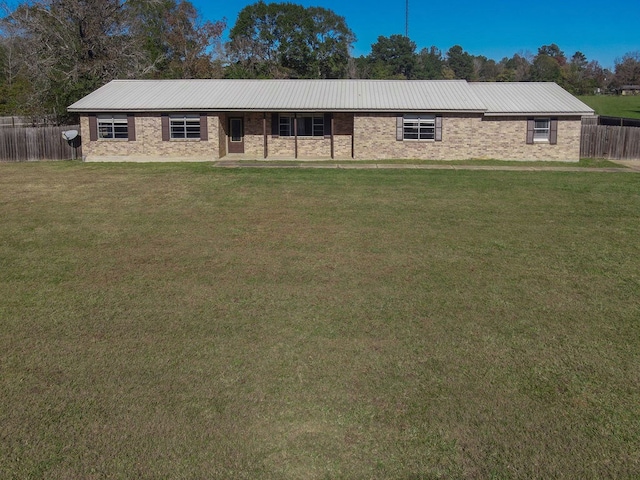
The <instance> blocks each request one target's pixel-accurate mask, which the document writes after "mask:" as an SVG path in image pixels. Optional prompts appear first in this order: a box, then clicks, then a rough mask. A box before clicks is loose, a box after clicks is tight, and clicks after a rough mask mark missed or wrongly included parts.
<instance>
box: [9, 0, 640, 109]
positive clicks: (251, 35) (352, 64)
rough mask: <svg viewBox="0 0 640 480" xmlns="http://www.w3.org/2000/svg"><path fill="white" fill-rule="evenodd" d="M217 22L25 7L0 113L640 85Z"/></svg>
mask: <svg viewBox="0 0 640 480" xmlns="http://www.w3.org/2000/svg"><path fill="white" fill-rule="evenodd" d="M226 28H227V24H226V21H225V20H219V21H210V20H204V19H203V18H202V17H201V16H200V14H199V12H198V11H197V9H196V8H195V7H194V6H193V4H192V3H190V2H189V1H188V0H30V1H24V2H23V3H20V4H19V5H18V6H17V7H16V8H14V9H8V8H5V12H4V15H3V17H2V19H0V115H26V116H39V115H44V114H48V115H53V116H55V117H57V118H58V119H59V120H61V121H63V120H64V119H65V117H66V115H67V114H66V106H67V105H69V104H71V103H73V102H74V101H76V100H78V99H79V98H81V97H82V96H84V95H86V94H87V93H89V92H91V91H93V90H94V89H96V88H98V87H99V86H101V85H103V84H105V83H106V82H108V81H110V80H112V79H116V78H121V79H122V78H124V79H126V78H142V79H159V78H321V79H324V78H370V79H408V80H413V79H465V80H469V81H486V82H505V81H516V82H518V81H553V82H556V83H558V84H560V85H562V86H563V87H564V88H566V89H567V90H569V91H570V92H572V93H574V94H589V93H593V92H594V91H596V90H597V89H601V90H604V91H606V90H608V89H614V88H618V87H620V86H621V85H628V84H640V52H630V53H627V54H625V55H624V56H623V57H622V58H620V59H618V60H616V63H615V68H614V71H609V70H608V69H606V68H603V67H602V66H601V65H600V64H599V63H598V62H597V61H596V60H591V61H589V60H588V59H587V57H586V56H585V55H584V54H583V53H581V52H575V53H574V54H573V55H571V56H567V55H566V54H565V53H564V52H563V51H562V50H561V49H560V47H558V46H557V45H555V44H551V45H543V46H541V47H540V48H539V49H538V51H537V53H536V54H530V53H516V54H514V55H513V56H512V57H505V58H503V59H501V60H499V61H496V60H493V59H489V58H487V57H485V56H482V55H478V56H474V55H472V54H470V53H468V52H466V51H465V50H464V49H463V48H462V47H461V46H460V45H455V46H453V47H451V48H450V49H449V50H447V51H446V52H443V51H441V50H440V49H439V48H437V47H436V46H431V47H428V48H421V49H418V47H417V45H416V43H415V42H414V41H412V40H411V39H410V38H408V37H405V36H404V35H391V36H389V37H384V36H380V37H378V39H377V41H376V42H375V43H374V44H373V45H371V52H370V53H369V54H368V55H363V56H360V57H357V58H354V57H353V56H352V55H351V54H350V52H351V50H352V47H353V44H354V43H355V41H356V37H355V35H354V33H353V32H352V31H351V29H350V28H349V27H348V25H347V23H346V21H345V19H344V17H341V16H340V15H337V14H336V13H335V12H333V11H331V10H329V9H326V8H322V7H304V6H301V5H297V4H292V3H264V2H263V1H262V0H260V1H258V2H257V3H254V4H251V5H248V6H246V7H244V8H243V9H242V10H241V11H240V13H239V15H238V18H237V20H236V22H235V24H234V25H233V26H232V27H231V28H230V30H229V40H228V41H227V42H223V41H222V37H223V34H224V32H225V30H226Z"/></svg>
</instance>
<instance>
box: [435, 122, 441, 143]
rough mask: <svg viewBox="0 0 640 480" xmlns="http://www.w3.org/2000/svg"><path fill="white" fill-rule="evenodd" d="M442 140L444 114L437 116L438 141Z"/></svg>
mask: <svg viewBox="0 0 640 480" xmlns="http://www.w3.org/2000/svg"><path fill="white" fill-rule="evenodd" d="M441 141H442V116H437V117H436V142H441Z"/></svg>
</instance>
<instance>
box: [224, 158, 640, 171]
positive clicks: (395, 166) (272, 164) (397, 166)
mask: <svg viewBox="0 0 640 480" xmlns="http://www.w3.org/2000/svg"><path fill="white" fill-rule="evenodd" d="M523 163H524V162H523ZM615 163H618V164H620V167H570V166H560V165H559V166H557V167H540V166H533V165H526V164H523V165H522V166H520V165H504V166H502V165H473V164H469V165H447V164H444V163H443V164H437V165H426V164H411V163H408V164H405V163H340V162H336V163H315V162H282V161H277V160H271V161H255V162H252V161H238V160H220V161H217V162H215V163H214V166H215V167H223V168H337V169H344V170H371V169H379V170H487V171H513V172H606V173H640V160H638V161H636V160H624V161H622V160H620V161H615Z"/></svg>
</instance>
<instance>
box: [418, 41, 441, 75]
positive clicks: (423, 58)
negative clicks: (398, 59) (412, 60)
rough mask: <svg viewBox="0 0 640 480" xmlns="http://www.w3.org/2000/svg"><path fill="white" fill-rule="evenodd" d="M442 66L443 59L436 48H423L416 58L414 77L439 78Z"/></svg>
mask: <svg viewBox="0 0 640 480" xmlns="http://www.w3.org/2000/svg"><path fill="white" fill-rule="evenodd" d="M443 67H444V59H443V58H442V52H441V51H440V50H439V49H438V48H436V47H434V46H431V47H429V48H428V49H427V48H423V49H422V50H420V53H418V56H417V58H416V77H417V78H419V79H423V80H438V79H441V78H443V76H442V68H443Z"/></svg>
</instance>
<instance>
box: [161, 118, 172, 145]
mask: <svg viewBox="0 0 640 480" xmlns="http://www.w3.org/2000/svg"><path fill="white" fill-rule="evenodd" d="M170 139H171V132H170V131H169V115H167V114H166V113H163V114H162V141H163V142H168V141H169V140H170Z"/></svg>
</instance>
